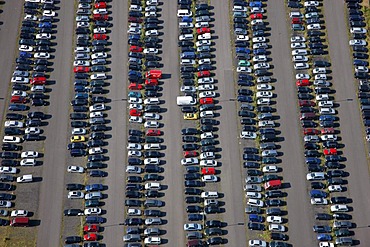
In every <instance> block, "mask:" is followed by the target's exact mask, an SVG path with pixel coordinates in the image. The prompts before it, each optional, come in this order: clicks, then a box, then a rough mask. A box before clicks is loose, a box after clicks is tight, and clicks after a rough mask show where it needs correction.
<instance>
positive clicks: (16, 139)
mask: <svg viewBox="0 0 370 247" xmlns="http://www.w3.org/2000/svg"><path fill="white" fill-rule="evenodd" d="M21 141H22V139H21V138H20V137H18V136H4V137H3V142H5V143H20V142H21Z"/></svg>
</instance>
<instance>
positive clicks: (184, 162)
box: [181, 158, 199, 166]
mask: <svg viewBox="0 0 370 247" xmlns="http://www.w3.org/2000/svg"><path fill="white" fill-rule="evenodd" d="M197 164H199V160H198V159H197V158H184V159H181V165H183V166H187V165H197Z"/></svg>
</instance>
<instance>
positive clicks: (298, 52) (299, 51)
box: [292, 49, 308, 56]
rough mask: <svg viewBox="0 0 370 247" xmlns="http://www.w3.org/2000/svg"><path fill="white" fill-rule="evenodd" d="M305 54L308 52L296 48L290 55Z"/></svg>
mask: <svg viewBox="0 0 370 247" xmlns="http://www.w3.org/2000/svg"><path fill="white" fill-rule="evenodd" d="M307 54H308V52H307V50H305V49H296V50H293V51H292V56H296V55H307Z"/></svg>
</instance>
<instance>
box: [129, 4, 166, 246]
mask: <svg viewBox="0 0 370 247" xmlns="http://www.w3.org/2000/svg"><path fill="white" fill-rule="evenodd" d="M159 4H160V3H159V1H156V0H148V1H146V2H145V3H144V2H142V1H135V0H131V3H130V6H129V17H128V21H129V27H128V31H127V32H128V34H129V38H128V44H129V50H130V52H129V54H128V57H129V60H128V63H129V74H128V79H129V82H128V83H129V85H128V89H129V93H128V103H129V122H130V124H131V125H132V126H133V128H131V129H129V132H128V139H127V142H128V145H127V152H128V155H127V156H128V164H127V166H126V174H127V177H126V181H127V184H126V192H125V194H126V200H125V207H126V212H125V214H126V220H125V225H126V226H125V235H124V236H123V241H124V242H125V245H124V246H126V247H139V246H140V247H141V246H144V245H160V244H161V243H162V241H163V239H162V237H163V236H162V235H163V234H164V230H162V229H161V228H160V226H161V225H163V224H165V221H164V220H163V218H162V217H163V216H165V212H164V211H162V210H160V208H161V207H163V206H164V205H165V203H164V201H162V200H161V197H163V196H164V192H163V189H164V188H165V186H164V185H163V184H161V183H160V181H161V180H163V179H164V177H163V176H162V175H161V173H163V172H164V168H163V167H162V166H161V165H163V164H164V161H163V160H162V159H161V157H163V156H164V155H163V153H162V151H163V150H164V148H165V147H164V146H163V145H162V143H163V142H164V140H163V138H162V137H161V136H162V135H163V131H161V130H160V128H161V127H162V124H161V122H160V120H161V119H162V116H161V114H160V113H161V111H162V109H161V106H160V105H161V104H162V103H163V101H162V100H161V99H160V96H161V94H160V93H159V91H161V86H160V84H161V81H160V79H161V78H162V72H161V70H159V69H158V68H160V67H161V66H162V64H161V63H160V60H161V58H160V56H159V54H160V53H161V47H162V45H161V42H162V40H161V39H160V37H159V36H160V35H161V32H160V29H162V27H161V23H162V21H161V20H160V19H159V18H158V17H159V16H160V11H161V9H160V7H159ZM143 36H144V38H143ZM143 75H144V76H143ZM142 129H145V130H144V131H143V130H142ZM141 198H145V200H142V199H141ZM143 207H144V208H145V209H144V210H143ZM143 242H144V244H143Z"/></svg>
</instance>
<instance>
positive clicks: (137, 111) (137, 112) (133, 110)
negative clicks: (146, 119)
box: [130, 109, 142, 117]
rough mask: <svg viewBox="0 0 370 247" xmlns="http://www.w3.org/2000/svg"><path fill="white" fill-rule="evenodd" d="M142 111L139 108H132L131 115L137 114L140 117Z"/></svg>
mask: <svg viewBox="0 0 370 247" xmlns="http://www.w3.org/2000/svg"><path fill="white" fill-rule="evenodd" d="M141 114H142V112H141V111H139V110H138V109H131V110H130V116H135V117H139V116H141Z"/></svg>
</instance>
